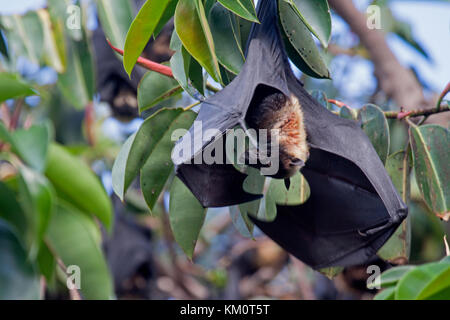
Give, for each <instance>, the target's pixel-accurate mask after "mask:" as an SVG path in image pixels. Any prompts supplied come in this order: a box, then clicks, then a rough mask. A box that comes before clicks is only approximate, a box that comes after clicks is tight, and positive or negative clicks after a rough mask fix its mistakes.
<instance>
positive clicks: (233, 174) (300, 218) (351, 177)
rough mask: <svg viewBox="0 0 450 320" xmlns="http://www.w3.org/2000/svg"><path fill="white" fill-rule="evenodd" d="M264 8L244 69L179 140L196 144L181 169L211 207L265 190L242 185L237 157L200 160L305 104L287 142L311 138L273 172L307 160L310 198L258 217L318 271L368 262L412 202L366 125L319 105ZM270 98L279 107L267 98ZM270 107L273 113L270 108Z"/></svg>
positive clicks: (272, 2) (270, 7) (269, 8)
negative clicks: (237, 130) (236, 133)
mask: <svg viewBox="0 0 450 320" xmlns="http://www.w3.org/2000/svg"><path fill="white" fill-rule="evenodd" d="M257 12H258V16H259V19H260V21H261V24H254V25H253V27H252V30H251V33H250V36H249V42H248V45H247V54H246V62H245V64H244V66H243V68H242V70H241V72H240V73H239V75H237V76H236V78H235V79H234V80H233V81H232V82H231V83H230V84H229V85H228V86H227V87H225V88H224V89H223V90H221V91H220V92H218V93H216V94H215V95H213V96H211V97H209V98H207V99H206V100H205V101H204V102H202V104H201V109H200V112H199V115H198V118H197V121H201V123H202V127H201V128H199V126H195V125H194V126H193V127H192V128H191V129H190V130H189V132H188V134H186V135H184V136H183V137H182V138H181V139H180V140H179V141H178V142H177V144H176V147H177V146H178V147H180V148H179V149H183V150H190V151H191V152H186V153H185V154H184V153H183V155H177V156H173V157H172V160H173V161H174V163H175V165H176V173H177V176H178V177H179V178H180V179H181V180H182V181H183V182H184V183H185V184H186V186H187V187H188V188H189V189H190V190H191V191H192V193H193V194H194V195H195V196H196V197H197V199H198V200H199V201H200V202H201V204H202V205H203V206H204V207H222V206H231V205H236V204H241V203H244V202H248V201H253V200H256V199H259V198H260V197H261V195H255V194H250V193H247V192H246V191H245V190H244V188H243V182H244V180H245V178H246V175H245V174H244V173H242V172H240V171H238V170H236V168H235V167H234V166H233V165H232V164H218V163H212V164H206V163H200V162H196V161H194V160H195V159H197V157H199V156H200V157H201V156H202V154H203V153H204V152H206V150H207V149H208V148H211V147H212V146H214V144H216V143H219V142H220V139H223V138H224V135H225V133H226V130H227V129H230V128H234V127H236V126H237V125H240V126H243V127H245V126H250V127H251V126H255V127H261V126H262V127H264V123H267V121H269V122H270V119H269V118H270V115H274V116H277V113H276V112H273V110H275V111H276V110H278V109H279V108H284V107H283V105H290V106H291V107H292V106H294V107H295V106H297V107H298V108H300V109H301V113H294V114H291V115H290V116H288V117H292V116H294V117H297V118H298V119H297V120H296V121H294V122H295V124H296V125H297V127H298V128H297V130H296V132H295V135H294V138H295V139H290V140H289V139H288V141H291V142H292V141H297V142H298V143H306V146H301V148H299V147H298V146H297V148H296V149H297V150H295V148H292V147H288V148H287V149H288V150H291V152H287V153H283V152H281V151H280V162H281V166H280V167H281V169H280V170H285V169H289V168H291V167H292V168H293V169H292V168H291V169H292V170H287V171H286V172H284V173H281V174H279V175H278V176H275V177H276V178H283V177H289V176H290V175H292V171H296V170H298V169H299V168H301V173H302V174H303V175H304V177H305V178H306V180H307V181H308V183H309V186H310V190H311V196H310V198H309V199H308V200H307V201H306V202H305V203H304V204H302V205H298V206H281V205H277V217H276V219H275V220H274V221H272V222H264V221H260V220H258V219H256V218H253V217H251V219H252V220H253V222H254V223H255V224H256V225H257V226H258V227H259V228H260V229H261V230H262V231H263V232H264V233H265V234H267V235H268V236H269V237H270V238H271V239H272V240H274V241H275V242H277V243H278V244H279V245H280V246H281V247H283V248H284V249H285V250H287V251H288V252H290V253H291V254H292V255H294V256H295V257H297V258H299V259H300V260H302V261H303V262H305V263H306V264H308V265H310V266H311V267H313V268H315V269H320V268H325V267H330V266H350V265H356V264H362V263H365V262H367V261H368V260H369V259H371V258H372V257H374V255H375V254H376V252H377V251H378V249H379V248H380V247H381V246H382V245H383V244H384V243H385V242H386V241H387V240H388V239H389V237H390V236H391V235H392V234H393V232H394V231H395V230H396V228H397V227H398V226H399V224H400V223H401V222H402V220H403V219H404V218H405V217H406V215H407V207H406V206H405V204H404V203H403V202H402V200H401V199H400V197H399V195H398V193H397V191H396V189H395V187H394V185H393V184H392V182H391V180H390V178H389V176H388V174H387V172H386V170H385V169H384V166H383V164H382V162H381V160H380V159H379V157H378V155H377V153H376V151H375V149H374V148H373V146H372V144H371V142H370V141H369V139H368V137H367V136H366V135H365V133H364V132H363V131H362V129H361V126H360V123H358V122H357V121H353V120H348V119H343V118H340V117H338V116H337V115H335V114H333V113H332V112H330V111H329V110H327V109H326V108H324V107H323V106H321V105H320V104H319V103H318V102H317V101H316V100H315V99H314V98H312V97H311V96H310V95H309V94H308V93H307V92H306V90H305V89H304V88H303V85H302V83H301V82H300V81H299V80H298V79H297V78H296V77H295V75H294V74H293V72H292V70H291V67H290V64H289V60H288V57H287V54H286V52H285V49H284V46H283V41H282V38H281V34H280V31H279V29H278V24H277V23H278V17H277V5H276V0H260V1H259V3H258V9H257ZM271 103H272V104H273V105H275V107H272V108H271V107H270V106H269V107H268V106H267V105H270V104H271ZM280 106H281V107H280ZM268 108H269V109H271V110H272V111H268V112H266V111H265V110H267V109H268ZM283 110H285V109H283ZM286 114H290V113H289V112H287V113H286ZM258 117H261V118H263V119H262V120H260V119H258ZM272 126H273V125H272ZM302 128H304V131H305V132H303V129H302ZM208 129H218V130H219V132H220V134H221V136H220V135H218V136H216V137H213V138H211V139H206V140H204V139H203V136H202V133H203V132H205V131H206V130H208ZM302 139H303V140H302ZM181 147H182V148H181ZM280 149H283V146H282V145H281V146H280ZM292 150H294V151H295V152H292ZM302 150H303V151H302ZM296 154H297V156H296ZM283 157H284V159H282V158H283Z"/></svg>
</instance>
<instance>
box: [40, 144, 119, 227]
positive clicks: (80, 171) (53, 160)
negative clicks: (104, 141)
mask: <svg viewBox="0 0 450 320" xmlns="http://www.w3.org/2000/svg"><path fill="white" fill-rule="evenodd" d="M45 174H46V176H47V178H48V179H49V180H50V181H51V182H52V184H53V186H54V187H55V189H56V192H57V194H58V195H59V196H60V197H63V198H64V199H65V200H66V201H69V202H70V203H71V204H73V205H75V206H76V207H77V208H79V209H81V210H82V211H84V212H87V213H90V214H93V215H94V216H96V217H97V218H98V219H99V220H100V221H101V222H103V224H104V225H105V227H106V228H107V229H111V228H112V220H113V215H112V208H111V202H110V199H109V197H108V195H107V194H106V191H105V189H104V188H103V186H102V184H101V183H100V181H99V179H98V178H97V176H95V174H94V173H93V172H92V171H91V169H90V168H89V167H88V166H87V165H86V164H85V163H83V162H82V161H80V160H79V159H78V158H76V157H74V156H72V155H71V154H70V153H69V152H68V151H66V150H65V149H64V148H63V147H61V146H59V145H57V144H51V145H50V147H49V152H48V165H47V169H46V170H45Z"/></svg>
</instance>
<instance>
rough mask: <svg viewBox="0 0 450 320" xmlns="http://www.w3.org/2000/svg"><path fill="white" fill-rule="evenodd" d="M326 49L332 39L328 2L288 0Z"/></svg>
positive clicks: (322, 0) (325, 0) (324, 0)
mask: <svg viewBox="0 0 450 320" xmlns="http://www.w3.org/2000/svg"><path fill="white" fill-rule="evenodd" d="M287 2H289V3H290V4H291V6H292V8H293V9H294V10H295V13H297V15H298V16H299V17H300V19H302V21H303V22H304V23H305V25H306V27H308V29H309V30H310V31H311V32H312V33H313V34H314V35H315V36H316V37H317V39H319V41H320V43H321V44H322V46H323V47H324V48H326V47H328V42H329V41H330V37H331V14H330V7H329V6H328V1H327V0H287Z"/></svg>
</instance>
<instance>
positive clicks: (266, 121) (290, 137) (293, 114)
mask: <svg viewBox="0 0 450 320" xmlns="http://www.w3.org/2000/svg"><path fill="white" fill-rule="evenodd" d="M247 121H248V122H249V125H250V126H251V127H252V128H255V129H267V130H269V131H270V130H272V129H275V131H274V133H273V134H271V136H270V141H271V142H273V141H278V144H279V147H280V164H281V170H280V173H279V174H278V177H279V178H288V177H290V176H292V175H294V174H295V173H296V172H297V171H298V170H299V169H300V167H301V165H299V164H298V160H301V161H302V162H303V163H306V161H307V160H308V157H309V147H308V143H307V135H306V130H305V124H304V122H303V112H302V109H301V105H300V102H299V101H298V99H297V98H296V97H295V96H293V95H292V96H290V97H286V96H285V95H284V94H282V93H274V94H271V95H269V96H267V97H265V98H264V99H263V100H262V101H261V103H260V105H259V106H258V108H255V110H254V111H253V112H252V113H250V117H248V119H247Z"/></svg>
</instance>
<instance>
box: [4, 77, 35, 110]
mask: <svg viewBox="0 0 450 320" xmlns="http://www.w3.org/2000/svg"><path fill="white" fill-rule="evenodd" d="M36 94H37V92H36V91H35V90H34V89H33V87H32V86H31V85H30V84H28V83H27V82H25V81H24V80H22V79H21V78H20V76H19V75H17V74H13V73H6V72H0V103H2V102H4V101H6V100H9V99H17V98H21V97H27V96H34V95H36Z"/></svg>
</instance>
